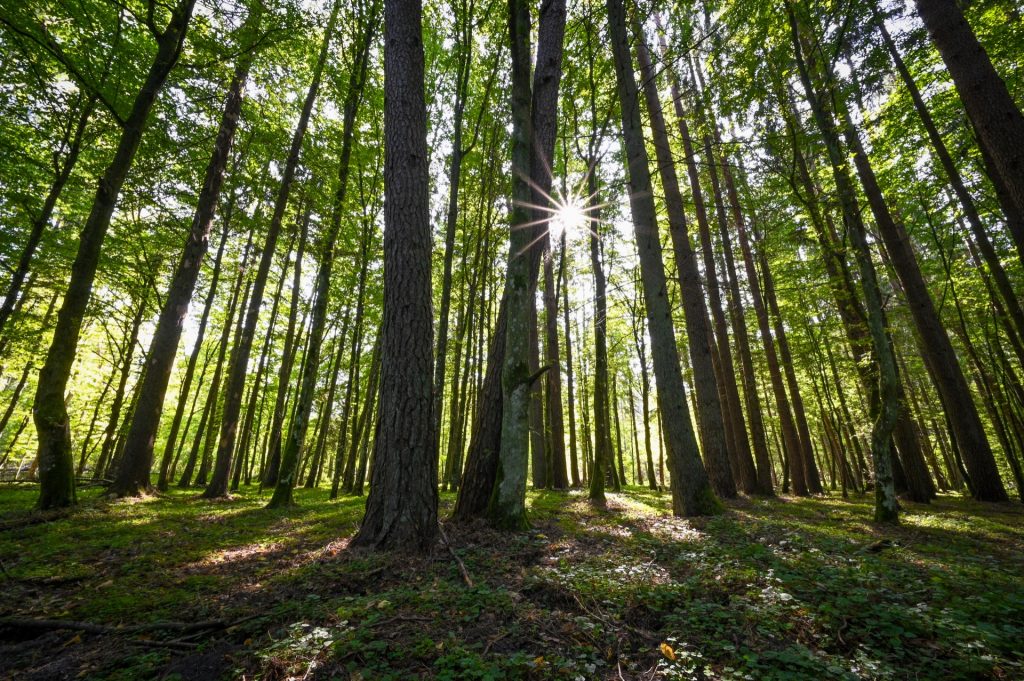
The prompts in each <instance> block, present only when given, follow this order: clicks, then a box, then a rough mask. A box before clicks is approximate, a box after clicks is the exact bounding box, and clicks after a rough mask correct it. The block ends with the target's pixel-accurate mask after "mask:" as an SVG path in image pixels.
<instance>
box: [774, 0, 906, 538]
mask: <svg viewBox="0 0 1024 681" xmlns="http://www.w3.org/2000/svg"><path fill="white" fill-rule="evenodd" d="M786 12H787V15H788V19H789V24H790V30H791V37H792V41H793V49H794V53H795V55H796V60H797V66H798V70H799V72H800V80H801V82H802V84H803V87H804V91H805V92H806V95H807V100H808V103H809V104H810V105H811V110H812V112H813V114H814V117H815V120H816V121H817V123H818V127H819V128H820V129H821V133H822V136H823V138H824V141H825V147H826V149H827V151H828V155H829V160H830V162H831V165H832V174H833V178H834V179H835V183H836V187H837V189H838V190H839V198H840V202H841V204H842V208H843V221H844V223H845V225H846V228H847V231H848V233H849V235H850V240H851V243H852V244H853V248H854V255H855V258H856V260H857V265H858V268H859V270H860V277H861V287H862V289H863V291H864V298H865V303H866V308H867V322H868V330H869V331H870V333H871V341H872V344H873V345H874V348H875V357H876V360H877V362H878V377H879V378H878V380H879V400H878V404H877V405H873V406H874V408H873V409H872V411H873V412H875V413H873V414H872V417H873V418H874V425H873V427H872V430H871V458H872V463H873V466H874V469H875V520H876V521H879V522H890V523H895V522H898V520H899V511H898V504H897V502H896V494H895V490H894V489H893V482H892V447H891V438H892V432H893V428H894V426H895V425H896V419H897V418H898V410H899V404H898V399H899V377H898V375H897V370H896V361H895V357H894V355H893V351H892V346H891V344H890V340H889V337H888V335H887V334H886V330H885V325H886V322H885V315H884V312H883V308H882V295H881V291H880V289H879V286H878V279H877V275H876V273H875V267H874V263H873V262H872V260H871V251H870V250H869V247H868V243H867V235H866V230H865V229H864V224H863V222H862V220H861V213H860V208H859V206H858V202H857V196H856V193H855V191H854V187H853V181H852V179H851V178H850V176H849V174H848V169H847V168H848V167H847V165H846V163H845V159H844V156H843V153H842V149H841V147H840V144H839V134H838V132H837V131H836V127H835V121H834V119H833V118H832V114H831V112H830V110H829V109H828V108H827V106H828V105H827V104H825V103H823V100H821V99H819V98H818V96H817V94H816V93H815V90H814V88H813V87H812V84H811V77H810V72H809V69H808V67H807V64H806V62H805V61H804V57H803V53H802V50H801V42H800V30H799V28H798V24H797V20H796V15H795V14H794V11H793V6H792V4H791V3H790V1H789V0H786Z"/></svg>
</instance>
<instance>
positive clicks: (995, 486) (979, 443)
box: [828, 78, 1007, 501]
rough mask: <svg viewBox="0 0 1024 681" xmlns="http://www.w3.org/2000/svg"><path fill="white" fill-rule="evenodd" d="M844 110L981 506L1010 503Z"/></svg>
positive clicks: (916, 271) (904, 240)
mask: <svg viewBox="0 0 1024 681" xmlns="http://www.w3.org/2000/svg"><path fill="white" fill-rule="evenodd" d="M828 82H831V78H828ZM839 108H840V111H841V113H842V115H843V118H842V120H843V124H844V127H843V132H844V136H845V137H846V143H847V146H848V147H849V148H850V150H851V151H853V161H854V166H855V167H856V169H857V174H858V176H859V177H860V181H861V185H862V186H863V188H864V194H865V196H866V197H867V200H868V204H869V205H870V207H871V212H872V215H874V218H875V224H876V225H877V227H878V231H879V233H880V234H881V236H882V242H883V243H884V244H885V250H886V252H887V253H888V255H889V258H890V260H891V261H892V264H893V269H895V271H896V276H897V277H899V280H900V283H901V284H902V286H903V291H904V294H905V295H906V297H907V303H908V307H909V308H910V312H911V316H912V318H913V320H914V326H915V328H916V329H917V332H918V334H919V336H920V338H921V341H922V349H923V350H924V351H925V353H926V354H925V359H926V361H927V362H928V363H929V364H930V365H931V366H932V371H933V375H934V377H935V379H936V388H937V389H938V391H939V393H940V395H941V396H942V400H943V404H944V406H945V408H946V411H947V413H948V414H949V417H950V420H951V421H952V424H953V428H954V432H955V435H956V438H957V441H958V444H959V445H960V449H961V452H962V454H963V456H964V464H965V465H966V466H967V470H968V472H969V473H970V475H971V480H972V482H973V483H974V486H975V489H974V496H975V498H976V499H978V500H979V501H1006V499H1007V496H1006V489H1005V488H1004V487H1003V483H1002V480H1000V478H999V470H998V468H997V467H996V462H995V457H994V456H993V454H992V449H991V447H990V445H989V442H988V438H987V436H986V435H985V429H984V426H982V423H981V417H980V416H979V414H978V409H977V406H976V405H975V404H974V400H973V398H972V396H971V392H970V388H969V387H968V385H967V379H966V378H965V377H964V374H963V371H962V370H961V368H960V362H959V359H958V358H957V355H956V351H955V350H954V349H953V345H952V343H951V342H950V340H949V335H948V334H947V333H946V329H945V328H944V327H943V326H942V323H941V321H940V320H939V316H938V312H937V311H936V310H935V304H934V302H933V301H932V298H931V294H930V293H929V292H928V286H927V284H926V283H925V281H924V276H923V275H922V274H921V268H920V266H919V265H918V262H917V258H916V257H915V255H914V252H913V249H912V247H911V244H910V238H909V237H908V236H907V233H906V231H905V230H904V228H903V225H901V224H899V223H898V222H897V221H896V220H895V219H894V217H893V215H892V212H891V211H890V210H889V206H888V204H887V203H886V200H885V198H884V196H883V195H882V190H881V187H880V186H879V185H878V180H877V178H876V177H875V173H874V169H873V168H872V166H871V162H870V160H869V159H868V156H867V153H866V152H865V150H864V147H863V145H862V144H861V142H860V136H859V134H858V132H857V128H856V127H855V126H854V125H853V122H852V121H851V120H850V117H849V115H848V114H847V113H846V112H845V110H843V107H842V104H841V103H840V106H839Z"/></svg>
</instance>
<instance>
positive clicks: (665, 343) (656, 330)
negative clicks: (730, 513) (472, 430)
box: [606, 0, 721, 516]
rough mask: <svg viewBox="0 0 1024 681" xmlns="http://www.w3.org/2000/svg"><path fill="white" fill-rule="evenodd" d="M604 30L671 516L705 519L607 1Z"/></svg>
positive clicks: (626, 56) (640, 154) (643, 155)
mask: <svg viewBox="0 0 1024 681" xmlns="http://www.w3.org/2000/svg"><path fill="white" fill-rule="evenodd" d="M606 7H607V9H608V28H609V35H610V38H611V43H612V45H611V47H612V53H613V56H614V58H615V80H616V84H617V90H618V94H619V100H620V103H621V105H622V106H621V108H622V136H623V141H624V142H625V151H626V159H627V168H628V186H629V204H630V211H631V213H632V215H633V230H634V234H635V237H636V243H637V250H638V252H639V260H640V274H641V280H642V283H643V291H644V303H645V306H646V309H647V322H648V325H649V329H650V333H651V345H652V354H653V357H654V373H655V377H656V380H657V388H658V403H659V405H660V407H661V409H662V410H663V411H665V412H666V414H665V417H664V419H663V421H664V424H665V429H666V435H667V440H668V446H669V466H670V468H671V472H672V509H673V512H674V513H675V514H676V515H687V516H694V515H705V514H709V513H715V512H717V511H718V510H719V509H720V508H721V506H720V502H719V501H718V500H717V499H716V498H715V494H714V492H713V491H712V489H711V483H710V482H709V480H708V474H707V471H705V469H704V465H703V463H702V462H701V459H700V452H699V450H698V448H697V439H696V437H695V436H694V432H693V427H692V425H691V420H690V409H689V407H688V406H687V404H686V390H685V387H684V386H683V376H682V373H681V372H680V368H679V354H678V350H677V348H676V338H675V329H674V328H673V325H672V311H671V309H670V308H669V304H668V298H667V293H668V286H667V281H666V277H665V263H664V261H663V259H662V253H661V243H660V241H659V239H658V222H657V214H656V212H655V207H654V195H653V193H652V191H651V176H650V165H649V161H648V157H647V149H646V147H645V143H644V137H643V127H642V122H641V119H640V100H639V96H638V88H637V83H636V77H635V76H634V74H633V65H632V60H631V58H630V48H629V37H628V35H627V31H626V15H625V10H624V8H623V3H622V0H607V1H606Z"/></svg>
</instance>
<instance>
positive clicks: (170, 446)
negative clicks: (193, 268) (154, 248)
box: [156, 205, 233, 492]
mask: <svg viewBox="0 0 1024 681" xmlns="http://www.w3.org/2000/svg"><path fill="white" fill-rule="evenodd" d="M232 207H233V205H232ZM224 222H225V225H224V231H223V233H222V234H221V237H220V245H219V246H218V247H217V256H216V257H215V258H214V259H213V274H212V275H211V277H210V288H209V291H207V293H206V302H205V303H204V304H203V313H202V315H201V316H200V318H199V329H198V330H197V331H196V341H195V345H194V346H193V348H192V354H191V355H190V356H189V358H188V366H186V368H185V376H184V378H182V380H181V390H180V391H179V392H178V403H177V406H176V407H175V408H174V418H173V419H172V420H171V430H170V432H169V433H168V435H167V442H166V443H165V444H164V453H163V456H162V457H161V458H160V473H159V474H158V476H157V483H156V487H157V489H158V490H160V491H161V492H166V491H167V487H168V485H169V483H170V472H171V471H170V468H171V465H170V464H171V461H172V460H173V459H176V458H177V457H176V456H175V453H176V452H177V447H176V446H175V445H177V444H178V430H179V428H180V427H181V419H182V416H183V415H184V413H185V405H186V404H187V403H188V397H189V395H191V394H192V380H193V377H194V376H195V371H196V363H197V362H198V361H199V354H200V353H201V352H202V350H203V339H204V338H205V337H206V326H207V324H208V323H209V321H210V310H212V309H213V300H214V298H216V297H217V282H218V281H220V264H221V259H222V258H223V257H224V246H225V245H226V244H227V241H228V223H229V220H228V219H225V220H224ZM201 381H202V377H200V382H201ZM193 403H194V400H193ZM185 430H186V431H187V430H188V426H187V425H186V428H185Z"/></svg>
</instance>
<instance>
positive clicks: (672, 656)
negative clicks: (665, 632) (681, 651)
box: [660, 643, 676, 662]
mask: <svg viewBox="0 0 1024 681" xmlns="http://www.w3.org/2000/svg"><path fill="white" fill-rule="evenodd" d="M660 647H661V654H662V655H664V656H665V657H666V658H667V659H669V660H671V661H672V662H675V661H676V651H674V650H672V646H670V645H669V644H667V643H662V644H661V646H660Z"/></svg>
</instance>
